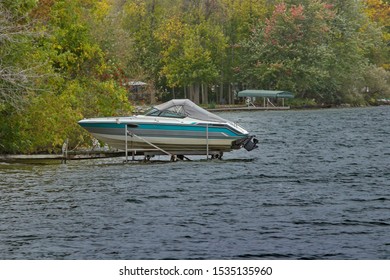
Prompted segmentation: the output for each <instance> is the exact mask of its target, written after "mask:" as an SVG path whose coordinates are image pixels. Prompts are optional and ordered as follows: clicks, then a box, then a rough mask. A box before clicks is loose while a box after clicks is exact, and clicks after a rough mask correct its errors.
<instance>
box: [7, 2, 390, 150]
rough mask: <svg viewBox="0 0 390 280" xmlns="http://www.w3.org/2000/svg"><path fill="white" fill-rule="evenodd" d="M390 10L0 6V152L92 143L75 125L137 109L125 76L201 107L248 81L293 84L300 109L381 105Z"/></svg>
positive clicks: (356, 5)
mask: <svg viewBox="0 0 390 280" xmlns="http://www.w3.org/2000/svg"><path fill="white" fill-rule="evenodd" d="M389 9H390V6H389V3H388V1H379V0H358V1H355V0H346V1H336V0H327V1H325V0H314V1H311V0H285V1H283V0H278V1H268V0H259V1H253V0H240V1H237V0H218V1H215V0H205V1H188V0H146V1H140V0H126V1H112V0H40V1H37V0H3V1H0V153H18V152H19V153H20V152H25V153H35V152H42V151H46V152H56V151H58V150H60V148H61V146H62V143H63V142H64V141H65V139H69V141H70V145H71V146H77V145H83V144H84V143H88V142H89V141H90V139H89V138H90V135H89V134H88V133H86V132H85V131H84V130H83V129H81V128H80V127H79V126H78V125H77V121H78V120H80V119H82V118H84V117H95V116H112V115H125V114H129V113H130V112H131V110H132V107H131V104H130V103H129V102H128V94H129V93H128V92H127V91H126V89H125V87H124V85H125V83H126V82H127V81H129V80H144V81H146V82H148V83H149V85H150V86H151V87H152V88H155V89H157V90H159V91H161V92H171V88H172V87H173V88H175V94H176V96H184V92H185V93H187V94H188V93H189V96H190V98H192V99H193V100H195V101H198V102H200V101H201V102H202V103H204V104H208V103H209V101H212V100H217V101H218V100H227V101H228V102H233V88H234V89H237V90H238V89H241V88H243V87H253V88H261V89H283V90H288V91H291V92H293V93H294V94H295V95H296V96H297V97H298V98H297V99H294V100H291V102H292V103H291V104H292V105H293V104H294V103H296V104H297V106H300V104H301V105H302V104H303V105H302V106H312V105H313V104H343V103H349V104H352V105H361V104H367V103H375V100H377V99H378V98H386V97H387V98H388V97H389V96H390V92H389V88H390V78H389V72H388V69H389V65H390V62H389V58H390V55H389V53H390V52H389V44H388V42H389V26H388V25H389V24H388V23H389V20H388V18H389V13H388V11H389ZM200 89H202V90H201V91H202V95H201V98H200ZM210 89H213V90H210ZM208 92H212V93H211V94H210V96H208ZM209 97H210V98H209ZM211 104H212V105H210V106H214V103H211Z"/></svg>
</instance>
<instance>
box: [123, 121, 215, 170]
mask: <svg viewBox="0 0 390 280" xmlns="http://www.w3.org/2000/svg"><path fill="white" fill-rule="evenodd" d="M128 127H129V126H128V124H125V155H126V160H125V163H128V162H129V151H131V152H132V161H134V160H135V158H134V157H135V154H136V153H137V149H130V150H129V148H128V142H129V140H128V136H130V137H136V138H138V139H139V140H141V141H143V142H145V143H146V144H148V145H150V146H152V147H153V148H155V149H156V150H158V151H160V152H162V153H163V154H166V155H168V156H170V157H171V161H177V160H178V157H177V155H175V154H174V153H170V152H167V151H165V150H164V149H162V148H160V147H158V146H157V145H155V144H153V143H151V142H150V141H148V140H146V139H145V138H143V137H141V136H139V135H137V134H135V133H134V132H132V131H130V130H129V129H128ZM209 156H210V150H209V125H208V124H206V159H207V160H209ZM211 156H212V158H219V159H221V158H222V153H221V152H219V153H212V155H211ZM184 158H186V159H187V160H189V158H187V157H185V156H184V155H183V156H182V158H181V159H184ZM149 159H150V155H146V156H145V161H147V160H149Z"/></svg>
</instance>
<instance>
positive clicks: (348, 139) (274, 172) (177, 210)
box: [0, 106, 390, 259]
mask: <svg viewBox="0 0 390 280" xmlns="http://www.w3.org/2000/svg"><path fill="white" fill-rule="evenodd" d="M220 115H221V116H223V117H225V118H228V119H230V120H232V121H236V122H238V123H240V124H241V125H242V126H244V127H245V128H247V129H248V130H250V131H251V132H253V133H255V134H256V135H257V136H258V137H259V139H260V149H258V150H256V151H252V152H250V153H248V152H246V151H245V150H240V151H235V152H233V153H230V154H226V155H225V156H224V160H222V161H220V160H215V161H209V162H206V161H204V160H199V159H198V160H196V161H191V162H176V163H170V162H167V163H161V162H156V163H152V164H128V165H124V164H121V159H118V158H116V159H112V160H91V161H81V162H69V163H68V164H66V165H61V164H51V165H32V164H4V163H3V164H0V178H1V182H0V195H1V197H0V199H1V200H0V221H1V223H0V259H390V106H389V107H375V108H357V109H335V110H333V109H330V110H313V111H310V110H309V111H286V112H271V111H269V112H236V113H223V114H222V113H221V114H220ZM162 159H163V158H162Z"/></svg>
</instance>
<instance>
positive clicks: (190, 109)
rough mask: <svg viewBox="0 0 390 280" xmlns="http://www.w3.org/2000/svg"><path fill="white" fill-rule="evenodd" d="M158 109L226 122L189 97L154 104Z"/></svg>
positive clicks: (206, 119)
mask: <svg viewBox="0 0 390 280" xmlns="http://www.w3.org/2000/svg"><path fill="white" fill-rule="evenodd" d="M154 108H156V109H158V110H160V111H167V110H168V111H172V112H175V113H178V114H181V115H184V116H187V117H190V118H193V119H197V120H202V121H211V122H228V121H227V120H225V119H224V118H221V117H219V116H217V115H215V114H213V113H210V112H209V111H207V110H205V109H203V108H201V107H199V106H198V105H196V104H195V103H194V102H192V101H191V100H189V99H172V100H170V101H168V102H165V103H163V104H160V105H156V106H154Z"/></svg>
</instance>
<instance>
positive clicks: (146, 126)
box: [138, 124, 242, 136]
mask: <svg viewBox="0 0 390 280" xmlns="http://www.w3.org/2000/svg"><path fill="white" fill-rule="evenodd" d="M138 127H139V128H141V129H153V130H185V131H200V132H205V133H206V127H205V126H194V125H165V124H139V125H138ZM209 132H210V133H212V132H219V133H225V134H226V135H229V136H237V135H242V134H237V133H234V132H233V131H231V130H230V129H228V128H225V127H209Z"/></svg>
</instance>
